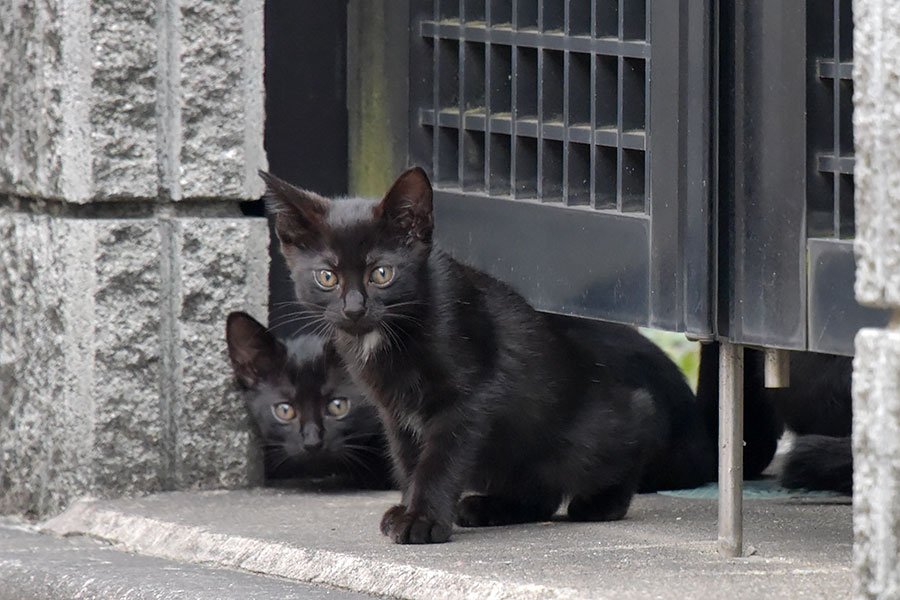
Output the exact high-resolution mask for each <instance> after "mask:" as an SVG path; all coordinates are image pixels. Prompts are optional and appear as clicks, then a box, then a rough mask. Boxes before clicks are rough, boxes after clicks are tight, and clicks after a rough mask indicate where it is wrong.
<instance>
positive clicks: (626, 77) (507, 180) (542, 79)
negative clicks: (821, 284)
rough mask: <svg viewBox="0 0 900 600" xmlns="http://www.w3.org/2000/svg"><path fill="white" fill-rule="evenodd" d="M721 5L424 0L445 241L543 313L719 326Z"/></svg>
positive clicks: (420, 31) (415, 62)
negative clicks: (715, 83)
mask: <svg viewBox="0 0 900 600" xmlns="http://www.w3.org/2000/svg"><path fill="white" fill-rule="evenodd" d="M711 11H712V8H711V2H709V1H696V2H694V1H692V2H672V1H671V0H618V1H615V0H613V1H609V0H605V1H604V0H518V1H515V2H508V1H506V2H501V1H494V0H488V1H486V2H485V1H484V0H482V1H472V0H453V1H448V0H414V1H413V2H412V3H411V29H410V38H411V48H412V51H411V54H410V79H409V87H410V160H411V162H414V163H417V164H421V165H423V166H425V167H426V169H428V170H429V171H430V173H431V175H432V177H433V180H434V183H435V189H436V207H437V209H436V210H437V220H438V228H437V231H438V232H439V236H440V241H441V242H442V244H443V245H444V247H445V248H447V249H448V250H450V251H451V252H452V253H454V254H455V255H457V256H458V257H459V258H461V259H462V260H465V261H467V262H470V263H472V264H475V265H478V266H479V267H481V268H483V269H485V270H487V271H489V272H491V273H493V274H494V275H496V276H498V277H500V278H501V279H504V280H506V281H508V282H510V283H511V284H512V285H514V286H515V287H516V288H517V289H518V290H519V291H521V292H522V293H523V294H524V295H525V296H526V297H527V298H528V299H529V300H530V301H531V302H532V303H533V304H534V305H535V306H537V307H538V308H541V309H545V310H550V311H554V312H560V313H564V314H574V315H581V316H588V317H595V318H601V319H607V320H613V321H620V322H626V323H633V324H640V325H647V326H651V327H658V328H662V329H669V330H675V331H686V332H688V333H689V334H691V335H693V336H697V337H703V338H706V337H710V336H712V335H713V333H714V329H713V324H714V314H713V311H714V303H713V302H712V298H713V291H714V281H713V277H712V276H711V274H712V273H713V265H714V259H715V256H714V252H713V251H712V250H713V248H714V244H713V235H714V230H713V225H714V219H713V216H714V215H713V211H712V197H713V190H712V182H711V151H710V148H711V147H712V139H713V138H712V133H713V131H712V127H711V124H712V123H713V120H712V117H713V107H714V104H713V102H712V88H711V86H712V78H711V77H710V73H712V69H711V66H712V64H713V63H712V61H713V48H712V43H711V32H712V23H713V18H712V12H711Z"/></svg>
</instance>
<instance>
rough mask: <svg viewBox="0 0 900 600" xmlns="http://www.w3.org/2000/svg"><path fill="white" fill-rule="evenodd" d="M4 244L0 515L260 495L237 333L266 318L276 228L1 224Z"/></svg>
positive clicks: (8, 219) (239, 222) (177, 222)
mask: <svg viewBox="0 0 900 600" xmlns="http://www.w3.org/2000/svg"><path fill="white" fill-rule="evenodd" d="M0 240H2V242H3V243H0V512H25V513H28V514H31V515H45V514H49V513H52V512H55V511H57V510H59V509H60V508H62V507H64V506H65V505H66V504H67V503H68V502H69V501H70V500H71V499H72V498H73V497H76V496H79V495H82V494H93V495H99V496H113V495H120V494H130V493H136V492H148V491H154V490H160V489H172V488H175V487H186V486H192V485H196V486H200V487H210V486H223V485H224V486H239V485H245V484H247V483H250V482H252V481H256V480H257V479H258V475H259V468H258V467H259V463H258V460H256V459H255V455H254V454H253V450H252V447H251V444H250V440H249V434H248V427H247V424H246V423H245V420H244V419H245V416H244V409H243V407H242V406H241V402H240V399H239V398H238V397H237V395H236V394H235V393H234V392H233V391H232V388H231V373H230V368H229V366H228V364H227V359H226V356H225V352H224V322H225V314H226V313H227V312H228V311H230V310H236V309H245V310H250V311H251V312H252V313H254V314H256V315H257V316H259V317H262V316H264V315H265V310H264V306H265V302H266V297H267V291H266V286H265V284H264V281H265V277H266V273H267V269H268V261H267V258H266V256H267V252H266V244H267V243H268V231H267V228H266V224H265V221H264V220H262V219H239V218H234V219H224V218H221V219H200V218H181V219H177V218H173V219H169V220H166V219H159V220H158V219H65V218H59V217H49V216H46V215H31V214H24V213H14V212H10V211H0ZM204 290H208V292H207V293H208V297H206V298H205V300H203V301H200V300H198V298H200V297H201V296H202V295H203V294H204Z"/></svg>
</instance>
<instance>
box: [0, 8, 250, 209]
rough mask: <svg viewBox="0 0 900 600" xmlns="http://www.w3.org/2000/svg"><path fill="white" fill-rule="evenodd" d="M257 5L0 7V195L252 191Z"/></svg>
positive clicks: (71, 197) (111, 196)
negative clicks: (1, 58) (0, 57)
mask: <svg viewBox="0 0 900 600" xmlns="http://www.w3.org/2000/svg"><path fill="white" fill-rule="evenodd" d="M262 11H263V3H262V2H261V1H257V0H226V1H223V2H205V1H202V0H179V1H173V2H166V3H158V2H153V3H147V2H129V1H127V0H91V1H88V0H78V1H72V2H63V1H62V0H49V1H48V2H45V3H38V4H33V3H23V2H15V1H14V0H3V1H2V2H0V56H3V57H4V60H3V61H2V64H0V81H2V82H4V83H3V84H0V192H5V193H8V194H16V195H20V196H29V197H40V198H51V199H57V200H62V201H65V202H71V203H80V204H84V203H89V202H96V201H107V202H109V201H121V200H127V199H148V198H154V199H155V198H157V197H158V195H159V191H160V190H162V191H163V193H164V194H165V196H166V197H167V198H170V199H175V200H180V199H193V198H205V199H213V198H215V199H219V200H222V199H233V200H243V199H248V198H255V197H258V196H259V195H260V194H261V193H262V191H263V187H262V183H261V182H260V181H259V178H258V177H257V176H256V170H257V169H258V168H260V167H263V166H265V155H264V152H263V146H262V128H263V119H264V112H263V102H264V96H263V79H262V68H263V59H262V57H263V35H262V31H263V22H262V14H263V13H262Z"/></svg>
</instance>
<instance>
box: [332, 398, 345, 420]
mask: <svg viewBox="0 0 900 600" xmlns="http://www.w3.org/2000/svg"><path fill="white" fill-rule="evenodd" d="M348 412H350V400H348V399H347V398H335V399H334V400H332V401H331V402H329V403H328V413H329V414H330V415H331V416H332V417H337V418H338V419H342V418H344V417H346V416H347V413H348Z"/></svg>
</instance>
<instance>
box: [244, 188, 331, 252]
mask: <svg viewBox="0 0 900 600" xmlns="http://www.w3.org/2000/svg"><path fill="white" fill-rule="evenodd" d="M259 176H260V177H262V179H263V181H265V182H266V194H265V196H264V197H263V198H264V199H265V201H266V211H267V212H268V213H269V214H271V215H275V233H277V234H278V239H279V240H281V243H282V244H289V245H291V246H296V247H298V248H307V247H309V246H310V245H312V244H313V243H314V242H315V241H316V240H317V239H318V236H319V229H320V228H321V225H322V222H323V221H324V220H325V215H326V214H327V213H328V199H327V198H323V197H322V196H320V195H318V194H316V193H315V192H310V191H308V190H304V189H300V188H298V187H295V186H293V185H291V184H289V183H288V182H286V181H284V180H283V179H279V178H278V177H275V176H274V175H272V174H271V173H266V172H265V171H260V172H259Z"/></svg>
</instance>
